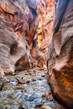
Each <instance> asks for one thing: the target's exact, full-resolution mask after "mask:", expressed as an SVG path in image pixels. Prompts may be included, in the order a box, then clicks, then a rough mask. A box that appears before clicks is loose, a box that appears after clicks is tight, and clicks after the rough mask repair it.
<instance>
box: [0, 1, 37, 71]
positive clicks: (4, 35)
mask: <svg viewBox="0 0 73 109" xmlns="http://www.w3.org/2000/svg"><path fill="white" fill-rule="evenodd" d="M31 8H32V9H31ZM32 10H34V11H35V12H36V6H35V7H33V4H32V1H31V0H30V6H29V3H28V1H27V2H26V0H22V1H20V0H0V68H1V70H2V71H3V72H14V71H15V70H24V69H27V68H28V67H30V64H31V54H30V44H31V43H32V39H33V34H35V20H36V18H35V19H34V17H35V16H34V12H33V11H32ZM32 23H33V26H32ZM30 28H31V29H30ZM31 30H32V31H33V33H32V32H31ZM30 36H31V37H30Z"/></svg>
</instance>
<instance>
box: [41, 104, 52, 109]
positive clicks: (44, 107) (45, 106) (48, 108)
mask: <svg viewBox="0 0 73 109" xmlns="http://www.w3.org/2000/svg"><path fill="white" fill-rule="evenodd" d="M40 109H52V108H51V107H50V106H48V105H43V106H42V107H41V108H40Z"/></svg>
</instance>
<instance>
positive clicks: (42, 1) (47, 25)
mask: <svg viewBox="0 0 73 109" xmlns="http://www.w3.org/2000/svg"><path fill="white" fill-rule="evenodd" d="M54 4H55V1H54V0H37V13H38V30H37V32H38V46H39V50H38V52H39V53H38V57H39V59H38V65H39V66H41V67H44V68H45V65H46V57H47V52H48V44H49V40H50V38H51V37H52V32H53V19H54ZM40 7H41V8H40Z"/></svg>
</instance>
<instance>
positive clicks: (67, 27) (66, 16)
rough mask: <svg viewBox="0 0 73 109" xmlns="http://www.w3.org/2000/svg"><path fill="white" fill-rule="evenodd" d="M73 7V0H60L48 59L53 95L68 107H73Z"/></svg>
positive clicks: (49, 79)
mask: <svg viewBox="0 0 73 109" xmlns="http://www.w3.org/2000/svg"><path fill="white" fill-rule="evenodd" d="M62 7H63V9H62ZM61 9H62V10H61ZM72 9H73V0H65V1H63V0H59V4H58V8H57V10H56V17H55V22H54V33H53V37H52V40H51V41H50V44H49V50H48V60H47V67H48V81H49V84H50V86H51V90H52V93H53V96H54V98H55V99H56V100H57V101H58V102H59V103H61V104H62V105H64V107H66V108H67V109H73V55H72V54H73V25H72V24H73V19H72V16H73V12H72Z"/></svg>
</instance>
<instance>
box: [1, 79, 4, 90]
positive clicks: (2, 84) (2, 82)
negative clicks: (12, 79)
mask: <svg viewBox="0 0 73 109" xmlns="http://www.w3.org/2000/svg"><path fill="white" fill-rule="evenodd" d="M3 86H4V81H3V79H2V78H0V90H2V88H3Z"/></svg>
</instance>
